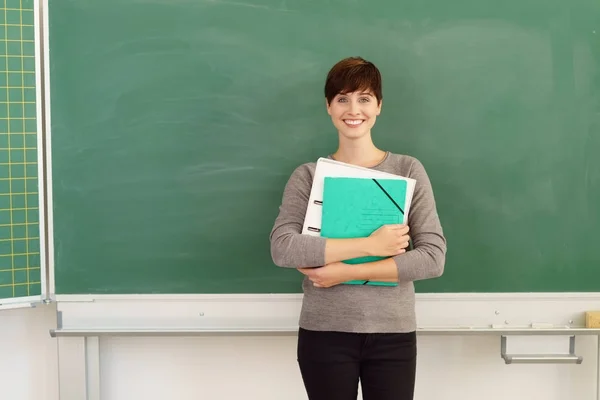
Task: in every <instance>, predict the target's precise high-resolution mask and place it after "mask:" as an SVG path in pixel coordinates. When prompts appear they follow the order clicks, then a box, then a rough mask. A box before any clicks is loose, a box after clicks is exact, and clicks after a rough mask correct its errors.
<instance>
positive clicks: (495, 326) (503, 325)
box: [492, 324, 506, 329]
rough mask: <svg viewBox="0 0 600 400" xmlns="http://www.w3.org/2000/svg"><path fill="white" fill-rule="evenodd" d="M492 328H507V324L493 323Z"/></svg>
mask: <svg viewBox="0 0 600 400" xmlns="http://www.w3.org/2000/svg"><path fill="white" fill-rule="evenodd" d="M492 328H494V329H502V328H506V325H505V324H492Z"/></svg>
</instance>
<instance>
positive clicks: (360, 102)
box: [327, 92, 381, 139]
mask: <svg viewBox="0 0 600 400" xmlns="http://www.w3.org/2000/svg"><path fill="white" fill-rule="evenodd" d="M327 113H328V114H329V115H330V116H331V120H332V122H333V125H334V126H335V127H336V128H337V130H338V132H339V133H340V134H341V135H342V136H344V137H346V138H348V139H359V138H362V137H364V136H365V135H368V134H370V133H371V128H372V127H373V125H375V120H376V119H377V116H378V115H379V114H380V113H381V102H379V103H378V102H377V98H376V97H375V96H374V95H373V94H372V93H370V92H353V93H340V94H338V95H337V96H335V97H334V98H333V99H332V100H331V103H330V104H327Z"/></svg>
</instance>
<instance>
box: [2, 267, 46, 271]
mask: <svg viewBox="0 0 600 400" xmlns="http://www.w3.org/2000/svg"><path fill="white" fill-rule="evenodd" d="M28 269H40V267H25V268H15V271H27V270H28ZM0 272H12V270H11V269H0Z"/></svg>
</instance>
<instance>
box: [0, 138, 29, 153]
mask: <svg viewBox="0 0 600 400" xmlns="http://www.w3.org/2000/svg"><path fill="white" fill-rule="evenodd" d="M23 140H25V138H23ZM0 150H37V149H36V148H35V147H0Z"/></svg>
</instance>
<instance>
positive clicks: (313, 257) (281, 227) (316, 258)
mask: <svg viewBox="0 0 600 400" xmlns="http://www.w3.org/2000/svg"><path fill="white" fill-rule="evenodd" d="M311 188H312V174H311V172H310V169H309V167H308V166H307V165H306V164H304V165H301V166H299V167H298V168H296V170H294V172H293V173H292V175H291V176H290V178H289V180H288V182H287V184H286V186H285V188H284V191H283V198H282V200H281V205H280V206H279V214H278V216H277V218H276V219H275V223H274V225H273V229H272V230H271V234H270V241H271V257H272V259H273V262H274V263H275V265H277V266H279V267H286V268H303V267H320V266H323V265H324V264H325V240H326V239H325V238H323V237H320V236H311V235H304V234H302V226H303V224H304V216H305V214H306V207H307V205H308V199H309V196H310V191H311Z"/></svg>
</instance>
